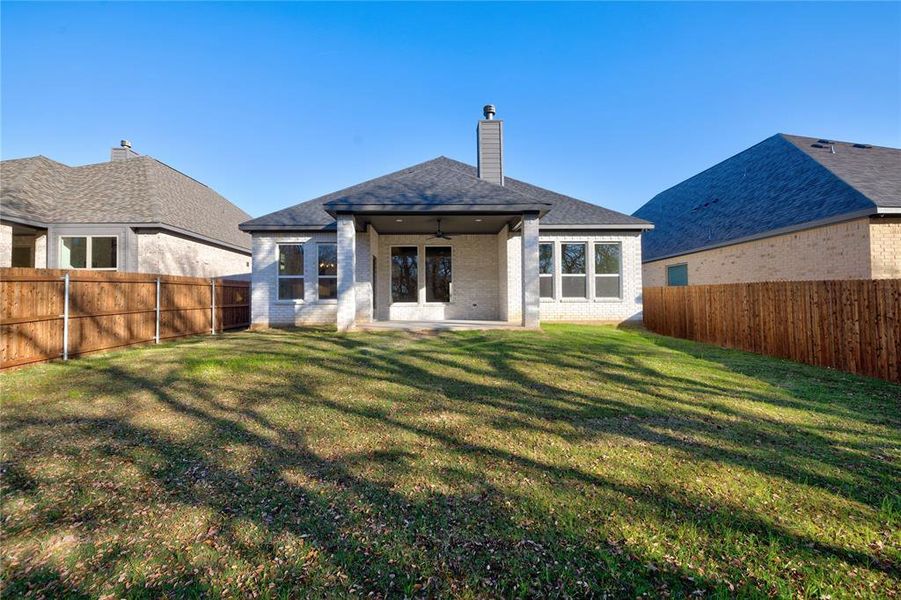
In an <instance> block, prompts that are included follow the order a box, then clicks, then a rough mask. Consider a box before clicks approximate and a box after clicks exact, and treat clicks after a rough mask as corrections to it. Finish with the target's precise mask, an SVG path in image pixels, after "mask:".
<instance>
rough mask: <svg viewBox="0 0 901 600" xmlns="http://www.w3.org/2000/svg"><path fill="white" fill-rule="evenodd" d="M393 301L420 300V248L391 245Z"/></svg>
mask: <svg viewBox="0 0 901 600" xmlns="http://www.w3.org/2000/svg"><path fill="white" fill-rule="evenodd" d="M391 302H419V248H418V247H417V246H392V247H391Z"/></svg>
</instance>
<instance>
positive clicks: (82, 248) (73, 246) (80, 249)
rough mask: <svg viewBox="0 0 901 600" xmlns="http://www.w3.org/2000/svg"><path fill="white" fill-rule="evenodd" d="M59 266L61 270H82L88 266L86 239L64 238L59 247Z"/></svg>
mask: <svg viewBox="0 0 901 600" xmlns="http://www.w3.org/2000/svg"><path fill="white" fill-rule="evenodd" d="M60 246H61V247H60V253H59V254H60V256H59V266H60V267H61V268H63V269H84V268H85V267H87V266H88V238H85V237H66V238H63V243H62V244H61V245H60Z"/></svg>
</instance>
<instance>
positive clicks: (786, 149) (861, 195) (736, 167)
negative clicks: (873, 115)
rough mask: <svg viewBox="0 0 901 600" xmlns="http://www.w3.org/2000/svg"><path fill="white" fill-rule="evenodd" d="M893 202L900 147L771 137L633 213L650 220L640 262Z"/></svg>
mask: <svg viewBox="0 0 901 600" xmlns="http://www.w3.org/2000/svg"><path fill="white" fill-rule="evenodd" d="M833 149H834V153H833ZM898 207H901V150H898V149H895V148H881V147H876V146H869V145H865V144H853V143H849V142H837V141H833V140H826V139H822V138H809V137H802V136H795V135H785V134H777V135H774V136H772V137H770V138H767V139H765V140H764V141H762V142H760V143H759V144H756V145H755V146H752V147H751V148H748V149H747V150H745V151H743V152H740V153H739V154H736V155H735V156H733V157H732V158H729V159H727V160H725V161H723V162H721V163H719V164H717V165H715V166H713V167H711V168H709V169H707V170H706V171H703V172H701V173H699V174H697V175H695V176H694V177H691V178H689V179H687V180H685V181H683V182H682V183H680V184H678V185H676V186H673V187H671V188H670V189H668V190H666V191H664V192H661V193H659V194H657V195H656V196H655V197H654V198H652V199H651V200H650V201H649V202H648V203H647V204H645V205H644V206H642V207H641V208H640V209H638V210H637V211H635V213H634V216H636V217H641V218H643V219H648V220H649V221H653V222H654V226H655V228H654V231H652V232H649V233H647V234H646V235H644V236H642V259H643V260H644V261H645V262H647V261H650V260H658V259H661V258H667V257H670V256H676V255H679V254H685V253H687V252H692V251H697V250H703V249H705V248H710V247H716V246H722V245H726V244H729V243H736V242H738V241H742V240H746V239H754V238H757V237H766V236H768V235H777V234H780V233H784V232H786V231H790V230H791V229H793V228H800V227H802V226H805V225H815V224H819V223H827V222H833V221H837V220H843V219H847V218H854V217H855V216H865V215H870V214H878V213H888V212H897V209H898Z"/></svg>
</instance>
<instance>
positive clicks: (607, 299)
mask: <svg viewBox="0 0 901 600" xmlns="http://www.w3.org/2000/svg"><path fill="white" fill-rule="evenodd" d="M602 244H606V245H611V246H619V272H618V273H598V272H597V258H596V254H597V247H598V246H599V245H602ZM591 259H592V262H591V264H592V267H593V268H592V271H593V272H592V277H591V285H592V290H591V291H592V298H593V299H594V300H596V301H598V302H617V301H621V300H622V299H623V243H622V242H621V241H617V240H609V241H605V240H595V241H594V242H592V244H591ZM598 277H619V293H618V294H617V295H616V296H599V295H598V289H597V287H598V279H597V278H598Z"/></svg>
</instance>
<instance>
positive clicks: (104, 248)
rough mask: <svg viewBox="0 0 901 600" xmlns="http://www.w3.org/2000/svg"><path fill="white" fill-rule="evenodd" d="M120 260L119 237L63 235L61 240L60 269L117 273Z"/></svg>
mask: <svg viewBox="0 0 901 600" xmlns="http://www.w3.org/2000/svg"><path fill="white" fill-rule="evenodd" d="M118 259H119V236H116V235H63V236H60V238H59V268H60V269H95V270H98V271H115V270H116V268H117V266H118V262H119V261H118Z"/></svg>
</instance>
